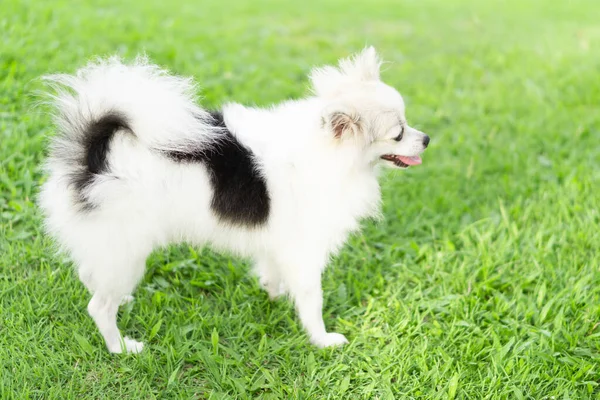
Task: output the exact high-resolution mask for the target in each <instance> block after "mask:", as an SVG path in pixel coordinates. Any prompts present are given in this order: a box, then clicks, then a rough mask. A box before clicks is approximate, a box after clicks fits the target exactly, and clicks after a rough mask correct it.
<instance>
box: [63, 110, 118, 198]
mask: <svg viewBox="0 0 600 400" xmlns="http://www.w3.org/2000/svg"><path fill="white" fill-rule="evenodd" d="M119 129H127V130H129V126H128V124H127V119H126V118H125V117H124V116H123V115H122V114H120V113H118V112H115V111H111V112H108V113H106V114H104V115H103V116H102V117H100V118H98V119H95V120H92V121H90V122H88V124H87V126H85V127H84V128H83V131H82V134H81V136H80V138H81V139H80V140H81V143H80V144H81V147H82V148H83V154H82V157H81V160H79V164H80V165H81V166H82V168H81V170H80V171H78V172H77V173H76V174H74V176H73V184H74V185H75V188H76V189H77V191H78V193H79V197H80V199H81V202H82V206H83V208H84V209H85V210H90V209H93V208H94V205H93V204H91V203H90V202H89V201H87V199H86V197H85V195H84V194H83V191H84V190H85V189H87V188H88V187H89V186H91V185H92V183H93V182H94V179H95V178H96V176H97V175H102V174H105V173H106V172H108V159H107V155H108V150H109V143H110V140H111V138H112V137H113V135H114V134H115V132H116V131H118V130H119Z"/></svg>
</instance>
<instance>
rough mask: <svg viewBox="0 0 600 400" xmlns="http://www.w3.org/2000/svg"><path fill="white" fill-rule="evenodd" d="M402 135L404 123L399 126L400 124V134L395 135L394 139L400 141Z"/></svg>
mask: <svg viewBox="0 0 600 400" xmlns="http://www.w3.org/2000/svg"><path fill="white" fill-rule="evenodd" d="M402 136H404V125H401V126H400V134H399V135H398V136H396V137H395V138H394V140H395V141H396V142H399V141H401V140H402Z"/></svg>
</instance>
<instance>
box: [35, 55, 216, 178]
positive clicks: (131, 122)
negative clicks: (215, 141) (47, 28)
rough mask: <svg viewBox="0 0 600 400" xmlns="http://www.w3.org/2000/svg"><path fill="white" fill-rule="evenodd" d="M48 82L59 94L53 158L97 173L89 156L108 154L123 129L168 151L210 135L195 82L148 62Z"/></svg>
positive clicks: (90, 68) (101, 63)
mask: <svg viewBox="0 0 600 400" xmlns="http://www.w3.org/2000/svg"><path fill="white" fill-rule="evenodd" d="M44 79H45V80H46V81H48V82H49V83H50V84H51V86H52V87H53V88H54V94H52V95H51V98H52V102H53V105H54V106H55V109H56V116H55V118H56V123H57V126H58V130H59V132H58V134H57V136H56V137H55V138H53V141H52V149H53V150H54V151H53V153H52V154H51V157H54V158H56V157H59V158H60V157H63V158H66V159H71V160H73V161H74V163H75V164H76V163H79V164H81V163H88V164H90V165H88V166H87V167H90V166H91V167H92V169H93V165H91V164H93V162H94V157H95V156H97V155H95V154H93V152H92V153H90V152H89V150H90V149H91V148H92V147H93V148H94V149H95V150H96V151H106V146H108V141H109V140H110V137H111V136H112V134H114V132H115V131H117V130H119V129H123V130H128V131H129V132H130V133H132V134H133V135H134V136H135V137H136V138H137V140H139V141H140V142H141V143H143V144H144V145H146V146H148V147H150V148H155V149H159V150H165V151H168V150H178V149H182V148H187V147H189V146H190V145H193V146H195V147H198V145H199V144H201V143H202V142H206V141H207V136H208V135H210V132H211V124H210V123H208V122H207V121H210V118H211V117H210V115H209V114H208V113H207V112H206V111H205V110H203V109H201V108H200V107H199V106H198V105H197V104H196V102H195V85H194V83H193V81H192V80H191V79H190V78H180V77H175V76H172V75H169V74H168V73H167V71H165V70H163V69H161V68H159V67H157V66H155V65H152V64H150V63H148V61H147V59H146V58H145V57H138V59H136V61H135V62H134V63H132V64H129V65H126V64H123V63H122V62H121V61H120V60H119V58H117V57H112V58H109V59H105V60H97V61H95V62H92V63H90V64H89V65H87V66H86V67H84V68H82V69H80V70H79V71H77V72H76V74H75V75H64V74H60V75H50V76H46V77H44ZM75 158H78V159H79V161H76V160H75ZM55 161H57V160H55ZM63 161H67V160H63ZM79 166H80V167H83V165H79ZM73 167H76V165H73ZM91 172H94V171H91Z"/></svg>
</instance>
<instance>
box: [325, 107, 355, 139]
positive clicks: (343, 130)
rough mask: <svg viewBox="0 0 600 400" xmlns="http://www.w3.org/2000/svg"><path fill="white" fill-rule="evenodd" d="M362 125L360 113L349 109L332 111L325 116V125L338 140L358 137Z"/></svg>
mask: <svg viewBox="0 0 600 400" xmlns="http://www.w3.org/2000/svg"><path fill="white" fill-rule="evenodd" d="M360 124H361V121H360V116H359V115H358V113H356V112H354V111H352V110H349V109H339V108H338V109H330V110H329V111H327V112H326V113H325V114H324V116H323V125H324V126H325V127H326V128H327V129H328V130H329V131H330V132H331V133H332V134H333V136H334V137H335V138H336V139H340V138H348V137H356V136H357V135H358V133H359V132H360V129H361V127H360Z"/></svg>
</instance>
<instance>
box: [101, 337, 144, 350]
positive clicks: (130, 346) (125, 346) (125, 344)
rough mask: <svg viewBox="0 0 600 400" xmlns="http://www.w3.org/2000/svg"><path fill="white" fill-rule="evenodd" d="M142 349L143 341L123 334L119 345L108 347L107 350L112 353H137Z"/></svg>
mask: <svg viewBox="0 0 600 400" xmlns="http://www.w3.org/2000/svg"><path fill="white" fill-rule="evenodd" d="M143 349H144V343H142V342H138V341H137V340H133V339H130V338H128V337H127V336H125V337H124V338H123V341H122V342H121V343H120V345H119V347H115V348H112V349H111V348H109V349H108V351H110V352H111V353H114V354H121V353H131V354H138V353H141V351H142V350H143Z"/></svg>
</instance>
